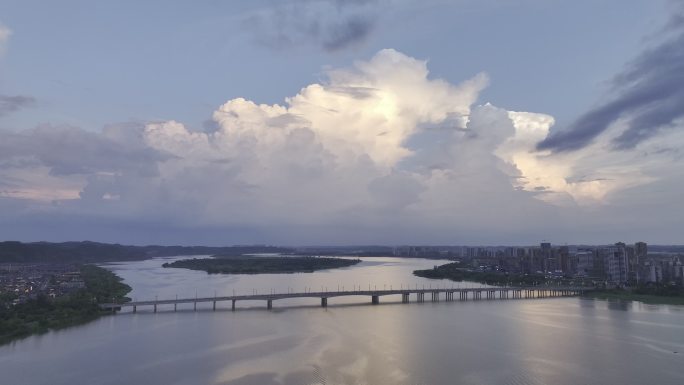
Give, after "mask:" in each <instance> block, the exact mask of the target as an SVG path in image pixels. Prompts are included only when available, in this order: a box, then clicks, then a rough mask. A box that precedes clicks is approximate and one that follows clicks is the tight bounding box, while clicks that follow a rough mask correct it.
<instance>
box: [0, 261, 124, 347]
mask: <svg viewBox="0 0 684 385" xmlns="http://www.w3.org/2000/svg"><path fill="white" fill-rule="evenodd" d="M80 271H81V277H82V278H83V281H84V286H85V287H84V288H83V289H78V290H75V291H74V292H72V293H70V294H67V295H64V296H60V297H57V298H49V297H48V296H46V295H39V296H38V297H36V298H34V299H30V300H28V301H26V302H25V303H21V304H17V305H11V302H12V300H13V298H12V295H10V294H4V295H3V298H0V345H4V344H6V343H9V342H11V341H14V340H18V339H22V338H25V337H28V336H30V335H34V334H43V333H46V332H48V331H50V330H59V329H64V328H68V327H71V326H76V325H81V324H84V323H87V322H90V321H93V320H95V319H97V318H99V317H100V316H101V315H105V314H109V312H105V311H102V310H101V309H100V308H99V307H98V303H100V302H111V301H115V302H128V301H130V298H127V297H126V294H128V292H130V291H131V287H130V286H128V285H126V284H125V283H123V282H121V281H122V279H121V278H120V277H118V276H117V275H116V274H114V273H112V272H111V271H109V270H107V269H104V268H101V267H99V266H95V265H82V266H81V267H80Z"/></svg>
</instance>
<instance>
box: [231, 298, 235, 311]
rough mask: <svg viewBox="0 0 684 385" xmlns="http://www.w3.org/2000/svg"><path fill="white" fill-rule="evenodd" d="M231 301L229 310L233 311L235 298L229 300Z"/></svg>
mask: <svg viewBox="0 0 684 385" xmlns="http://www.w3.org/2000/svg"><path fill="white" fill-rule="evenodd" d="M231 302H232V303H231V304H230V310H232V311H235V302H236V301H235V300H232V301H231Z"/></svg>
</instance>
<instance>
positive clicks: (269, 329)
mask: <svg viewBox="0 0 684 385" xmlns="http://www.w3.org/2000/svg"><path fill="white" fill-rule="evenodd" d="M170 260H174V258H170V259H169V258H166V259H153V260H146V261H138V262H126V263H113V264H109V265H107V266H106V267H107V268H110V269H111V270H113V271H115V272H116V273H117V274H118V275H119V276H121V277H122V278H124V281H125V282H126V283H128V284H129V285H131V286H132V287H133V291H132V292H131V294H130V296H131V297H132V298H134V299H136V300H145V299H154V298H155V297H157V298H159V299H167V298H169V299H170V298H175V296H176V295H178V296H179V297H192V296H195V295H197V296H199V297H203V296H204V297H207V296H213V295H218V296H221V295H232V294H233V293H235V294H249V293H252V292H255V291H256V292H258V293H268V292H270V291H271V290H275V291H287V290H296V291H302V290H305V289H307V290H308V289H310V290H314V291H316V290H321V289H323V290H326V289H327V290H337V289H338V285H339V288H340V289H344V290H353V289H354V288H359V287H360V288H362V289H363V288H366V289H367V288H368V287H369V286H370V287H371V288H375V287H377V288H378V289H380V288H383V287H385V288H388V289H389V288H390V287H392V288H399V287H405V286H406V285H410V286H411V287H415V286H418V287H423V285H425V287H430V286H432V287H436V286H441V287H446V286H452V285H453V286H459V285H460V287H469V286H477V284H471V283H468V284H466V283H460V284H457V283H453V282H449V281H434V280H428V279H423V278H419V277H414V276H413V275H412V274H411V272H412V271H413V270H415V269H424V268H432V267H433V266H434V265H438V264H442V263H445V262H446V261H430V260H422V259H398V258H363V261H362V262H361V263H359V264H357V265H354V266H351V267H348V268H343V269H335V270H327V271H320V272H316V273H302V274H282V275H270V274H269V275H242V276H227V275H207V274H206V273H204V272H200V271H190V270H184V269H164V268H162V267H161V264H162V263H163V262H168V261H170ZM456 298H458V297H456ZM380 301H381V303H380V305H375V306H374V305H371V304H370V299H369V298H366V297H342V298H331V299H329V300H328V303H329V306H328V307H327V308H322V307H320V303H319V301H318V300H316V299H311V298H309V299H306V298H302V299H290V300H282V301H281V300H279V301H275V302H274V304H273V305H274V307H273V309H272V310H270V311H268V310H266V309H265V307H266V306H265V303H264V301H261V302H245V303H241V302H238V309H237V311H235V312H232V311H230V303H223V304H221V303H219V306H218V309H217V311H215V312H214V311H212V310H211V304H210V303H208V304H202V305H200V306H199V308H198V311H197V312H194V311H192V305H179V307H178V311H177V312H173V307H172V306H166V307H160V308H159V312H158V313H156V314H155V313H153V312H152V309H151V308H147V309H146V308H139V309H138V312H137V313H135V314H134V313H131V312H130V311H126V312H122V313H120V314H117V315H115V316H108V317H102V318H100V319H98V320H96V321H94V322H91V323H89V324H86V325H83V326H78V327H74V328H69V329H65V330H60V331H56V332H50V333H47V334H44V335H40V336H33V337H29V338H26V339H24V340H20V341H17V342H15V343H12V344H9V345H5V346H2V347H0V376H1V377H0V378H1V380H0V383H2V384H11V385H23V384H27V385H33V384H52V385H56V384H64V385H74V384H89V385H97V384H102V385H104V384H111V385H119V384H146V385H162V384H163V385H174V384H178V385H180V384H188V385H198V384H221V385H237V384H255V385H271V384H327V385H334V384H369V385H375V384H406V385H409V384H411V385H421V384H426V385H432V384H473V385H476V384H515V385H538V384H539V385H541V384H556V385H562V384H568V385H576V384H597V385H599V384H600V385H604V384H622V385H624V384H635V385H642V384H673V385H674V384H677V385H681V384H684V307H682V306H666V305H645V304H641V303H624V302H606V301H600V300H590V299H580V298H544V299H530V300H526V299H523V300H512V299H509V300H481V301H467V302H459V301H455V302H445V301H441V302H436V303H433V302H430V298H429V296H426V302H424V303H416V302H415V298H414V297H413V296H412V297H411V303H410V304H402V303H401V297H400V296H395V297H381V299H380Z"/></svg>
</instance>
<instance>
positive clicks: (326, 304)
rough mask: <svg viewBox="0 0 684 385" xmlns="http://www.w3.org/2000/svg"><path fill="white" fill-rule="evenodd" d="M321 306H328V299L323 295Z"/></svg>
mask: <svg viewBox="0 0 684 385" xmlns="http://www.w3.org/2000/svg"><path fill="white" fill-rule="evenodd" d="M321 306H323V307H326V306H328V299H327V298H325V297H323V298H321Z"/></svg>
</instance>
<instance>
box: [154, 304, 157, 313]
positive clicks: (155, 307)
mask: <svg viewBox="0 0 684 385" xmlns="http://www.w3.org/2000/svg"><path fill="white" fill-rule="evenodd" d="M154 312H155V313H156V312H157V304H156V303H155V304H154Z"/></svg>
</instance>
